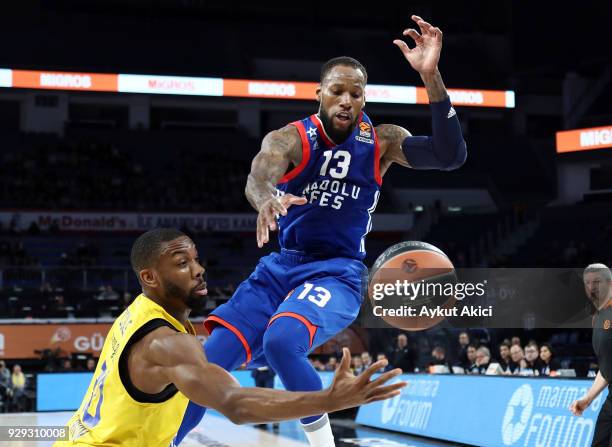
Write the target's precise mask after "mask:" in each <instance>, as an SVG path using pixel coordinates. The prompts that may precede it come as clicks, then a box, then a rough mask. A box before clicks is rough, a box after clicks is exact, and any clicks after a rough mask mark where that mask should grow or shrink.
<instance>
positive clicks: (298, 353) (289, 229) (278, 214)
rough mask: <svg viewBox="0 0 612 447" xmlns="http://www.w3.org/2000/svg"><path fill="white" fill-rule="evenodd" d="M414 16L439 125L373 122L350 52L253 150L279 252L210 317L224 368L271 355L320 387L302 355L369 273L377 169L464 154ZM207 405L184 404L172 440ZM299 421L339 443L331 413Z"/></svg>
mask: <svg viewBox="0 0 612 447" xmlns="http://www.w3.org/2000/svg"><path fill="white" fill-rule="evenodd" d="M412 19H413V20H414V21H415V22H416V24H417V25H418V27H419V28H420V33H419V32H418V31H416V30H414V29H408V30H406V31H404V35H405V36H410V37H411V38H412V39H413V40H414V42H415V44H416V46H415V47H414V48H412V49H411V48H409V46H408V45H407V44H406V43H405V42H404V41H402V40H395V41H394V42H393V43H394V44H395V45H397V46H398V47H399V49H400V50H401V51H402V53H403V55H404V56H405V58H406V59H407V60H408V62H409V63H410V65H411V66H412V68H413V69H415V70H416V71H418V72H419V74H420V75H421V78H422V79H423V82H424V84H425V88H426V90H427V94H428V96H429V101H430V106H431V112H432V122H433V125H432V127H433V132H432V133H433V135H432V136H411V135H410V133H409V132H408V131H407V130H406V129H404V128H402V127H400V126H396V125H392V124H381V125H379V126H377V127H374V125H373V124H372V122H371V121H370V118H369V117H368V116H367V115H366V114H365V113H364V112H363V107H364V105H365V95H364V92H365V86H366V81H367V74H366V70H365V68H364V67H363V66H362V65H361V64H360V63H359V62H358V61H356V60H355V59H352V58H349V57H339V58H335V59H332V60H330V61H328V62H327V63H326V64H324V65H323V67H322V70H321V84H320V85H319V87H318V88H317V91H316V96H317V100H318V102H319V111H318V113H317V114H315V115H311V116H309V117H307V118H304V119H302V120H300V121H296V122H293V123H291V124H289V125H287V126H285V127H284V128H282V129H279V130H275V131H272V132H270V133H269V134H268V135H266V137H265V138H264V140H263V142H262V148H261V151H260V152H259V153H258V154H257V155H256V156H255V158H254V160H253V163H252V166H251V173H250V174H249V177H248V181H247V187H246V195H247V198H248V200H249V202H250V203H251V204H252V205H253V207H254V208H255V209H256V210H257V211H258V212H259V216H258V220H257V243H258V245H259V247H262V246H263V245H264V244H265V243H266V242H268V240H269V232H270V231H273V230H276V229H278V230H279V240H280V245H281V252H280V253H272V254H270V255H268V256H265V257H263V258H262V259H261V260H260V262H259V264H258V265H257V268H256V269H255V271H254V272H253V273H252V274H251V276H250V277H249V278H248V279H247V280H246V281H244V282H243V283H242V284H241V285H240V286H239V287H238V289H237V290H236V293H235V294H234V296H233V297H232V299H231V300H230V301H229V302H228V303H226V304H224V305H222V306H220V307H218V308H217V309H216V310H215V311H214V312H213V313H212V314H211V316H210V317H209V318H208V319H207V320H206V321H205V323H204V324H205V326H206V327H207V329H208V331H209V332H210V333H211V336H210V338H209V339H208V341H207V343H206V344H205V346H204V349H205V351H206V356H207V358H208V360H209V361H210V362H214V363H217V364H218V365H220V366H222V367H223V368H225V369H227V370H232V369H234V368H236V367H238V366H239V365H241V364H242V363H245V362H246V363H248V364H250V365H252V366H256V365H258V364H260V363H263V362H267V363H268V364H269V365H270V366H271V367H272V368H274V370H275V371H276V373H277V374H278V375H279V377H280V379H281V381H282V382H283V384H284V386H285V387H286V388H287V389H288V390H295V391H310V390H319V389H321V387H322V385H321V379H320V377H319V375H318V374H317V372H316V371H315V370H314V368H313V367H312V366H311V365H310V363H309V362H308V359H307V355H308V353H309V352H311V351H312V350H313V349H314V348H315V347H317V346H319V345H321V344H322V343H324V342H325V341H326V340H328V339H329V338H331V337H332V336H334V335H335V334H337V333H338V332H340V331H341V330H342V329H344V328H345V327H347V326H348V325H349V324H351V322H353V320H354V319H355V318H356V317H357V314H358V312H359V308H360V306H361V302H362V297H363V294H362V284H364V278H365V277H366V275H367V269H366V267H365V265H364V264H363V263H362V260H363V259H364V257H365V237H366V234H367V233H368V232H369V231H370V228H371V225H372V223H371V215H372V212H373V211H374V209H375V208H376V203H377V201H378V197H379V192H380V186H381V183H382V176H383V175H384V174H385V172H386V171H387V169H388V168H389V166H390V165H391V164H392V163H398V164H400V165H402V166H406V167H411V168H414V169H440V170H452V169H456V168H458V167H460V166H461V165H462V164H463V163H464V161H465V158H466V144H465V141H464V140H463V137H462V134H461V127H460V125H459V121H458V119H457V114H456V113H455V110H454V109H453V108H452V106H451V103H450V100H449V98H448V94H447V92H446V89H445V87H444V83H443V82H442V78H441V76H440V72H439V71H438V60H439V58H440V51H441V48H442V32H441V31H440V29H439V28H436V27H434V26H432V25H430V24H429V23H427V22H425V21H424V20H423V19H421V18H420V17H418V16H412ZM291 165H293V168H292V169H289V168H290V166H291ZM203 413H204V409H203V408H202V407H198V406H197V405H195V404H190V405H189V408H188V409H187V411H186V414H185V418H184V420H183V425H182V426H181V429H180V430H179V433H178V435H177V440H180V439H182V438H183V437H184V436H185V434H186V433H187V432H188V431H189V429H191V428H192V427H193V426H195V425H196V424H197V423H198V422H199V420H200V418H201V417H202V416H203ZM301 422H302V426H303V428H304V430H305V432H306V436H307V438H308V440H309V442H310V445H311V446H317V447H323V446H325V447H329V446H333V445H334V439H333V436H332V432H331V427H330V424H329V420H328V418H327V415H319V416H313V417H308V418H304V419H301Z"/></svg>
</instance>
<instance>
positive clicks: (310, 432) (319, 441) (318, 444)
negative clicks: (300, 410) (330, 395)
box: [302, 414, 336, 447]
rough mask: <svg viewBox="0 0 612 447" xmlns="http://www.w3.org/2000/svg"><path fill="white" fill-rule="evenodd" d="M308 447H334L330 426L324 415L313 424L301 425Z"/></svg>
mask: <svg viewBox="0 0 612 447" xmlns="http://www.w3.org/2000/svg"><path fill="white" fill-rule="evenodd" d="M302 428H303V429H304V433H305V434H306V437H307V438H308V443H309V444H310V447H336V444H335V443H334V435H332V430H331V424H330V423H329V418H328V417H327V415H326V414H324V415H323V416H321V418H320V419H317V420H316V421H314V422H311V423H309V424H302Z"/></svg>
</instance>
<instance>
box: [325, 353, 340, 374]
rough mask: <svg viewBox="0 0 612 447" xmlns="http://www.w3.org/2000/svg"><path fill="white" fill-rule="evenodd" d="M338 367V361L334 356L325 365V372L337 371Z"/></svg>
mask: <svg viewBox="0 0 612 447" xmlns="http://www.w3.org/2000/svg"><path fill="white" fill-rule="evenodd" d="M337 366H338V359H337V358H336V356H335V355H332V356H330V357H329V359H328V360H327V363H326V364H325V371H335V370H336V367H337Z"/></svg>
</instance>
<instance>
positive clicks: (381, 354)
mask: <svg viewBox="0 0 612 447" xmlns="http://www.w3.org/2000/svg"><path fill="white" fill-rule="evenodd" d="M380 360H387V356H386V355H385V354H384V353H382V352H381V353H379V354H378V355H377V356H376V361H377V362H378V361H380ZM392 369H393V366H391V363H387V366H385V367H384V368H381V369H379V370H378V372H379V373H381V374H382V373H384V372H387V371H391V370H392Z"/></svg>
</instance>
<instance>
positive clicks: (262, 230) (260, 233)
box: [257, 194, 307, 248]
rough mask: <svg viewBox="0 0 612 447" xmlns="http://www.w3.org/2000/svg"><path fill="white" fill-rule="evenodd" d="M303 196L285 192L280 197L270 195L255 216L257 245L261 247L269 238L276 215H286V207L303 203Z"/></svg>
mask: <svg viewBox="0 0 612 447" xmlns="http://www.w3.org/2000/svg"><path fill="white" fill-rule="evenodd" d="M306 202H307V200H306V198H305V197H298V196H294V195H293V194H285V195H284V196H281V197H271V198H270V199H268V200H267V201H265V202H264V203H263V204H262V205H261V206H260V207H259V215H258V216H257V246H258V247H259V248H261V247H263V246H264V244H266V243H267V242H268V241H269V240H270V231H274V230H276V216H278V215H281V216H286V215H287V209H288V208H289V207H290V206H292V205H305V204H306Z"/></svg>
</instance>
